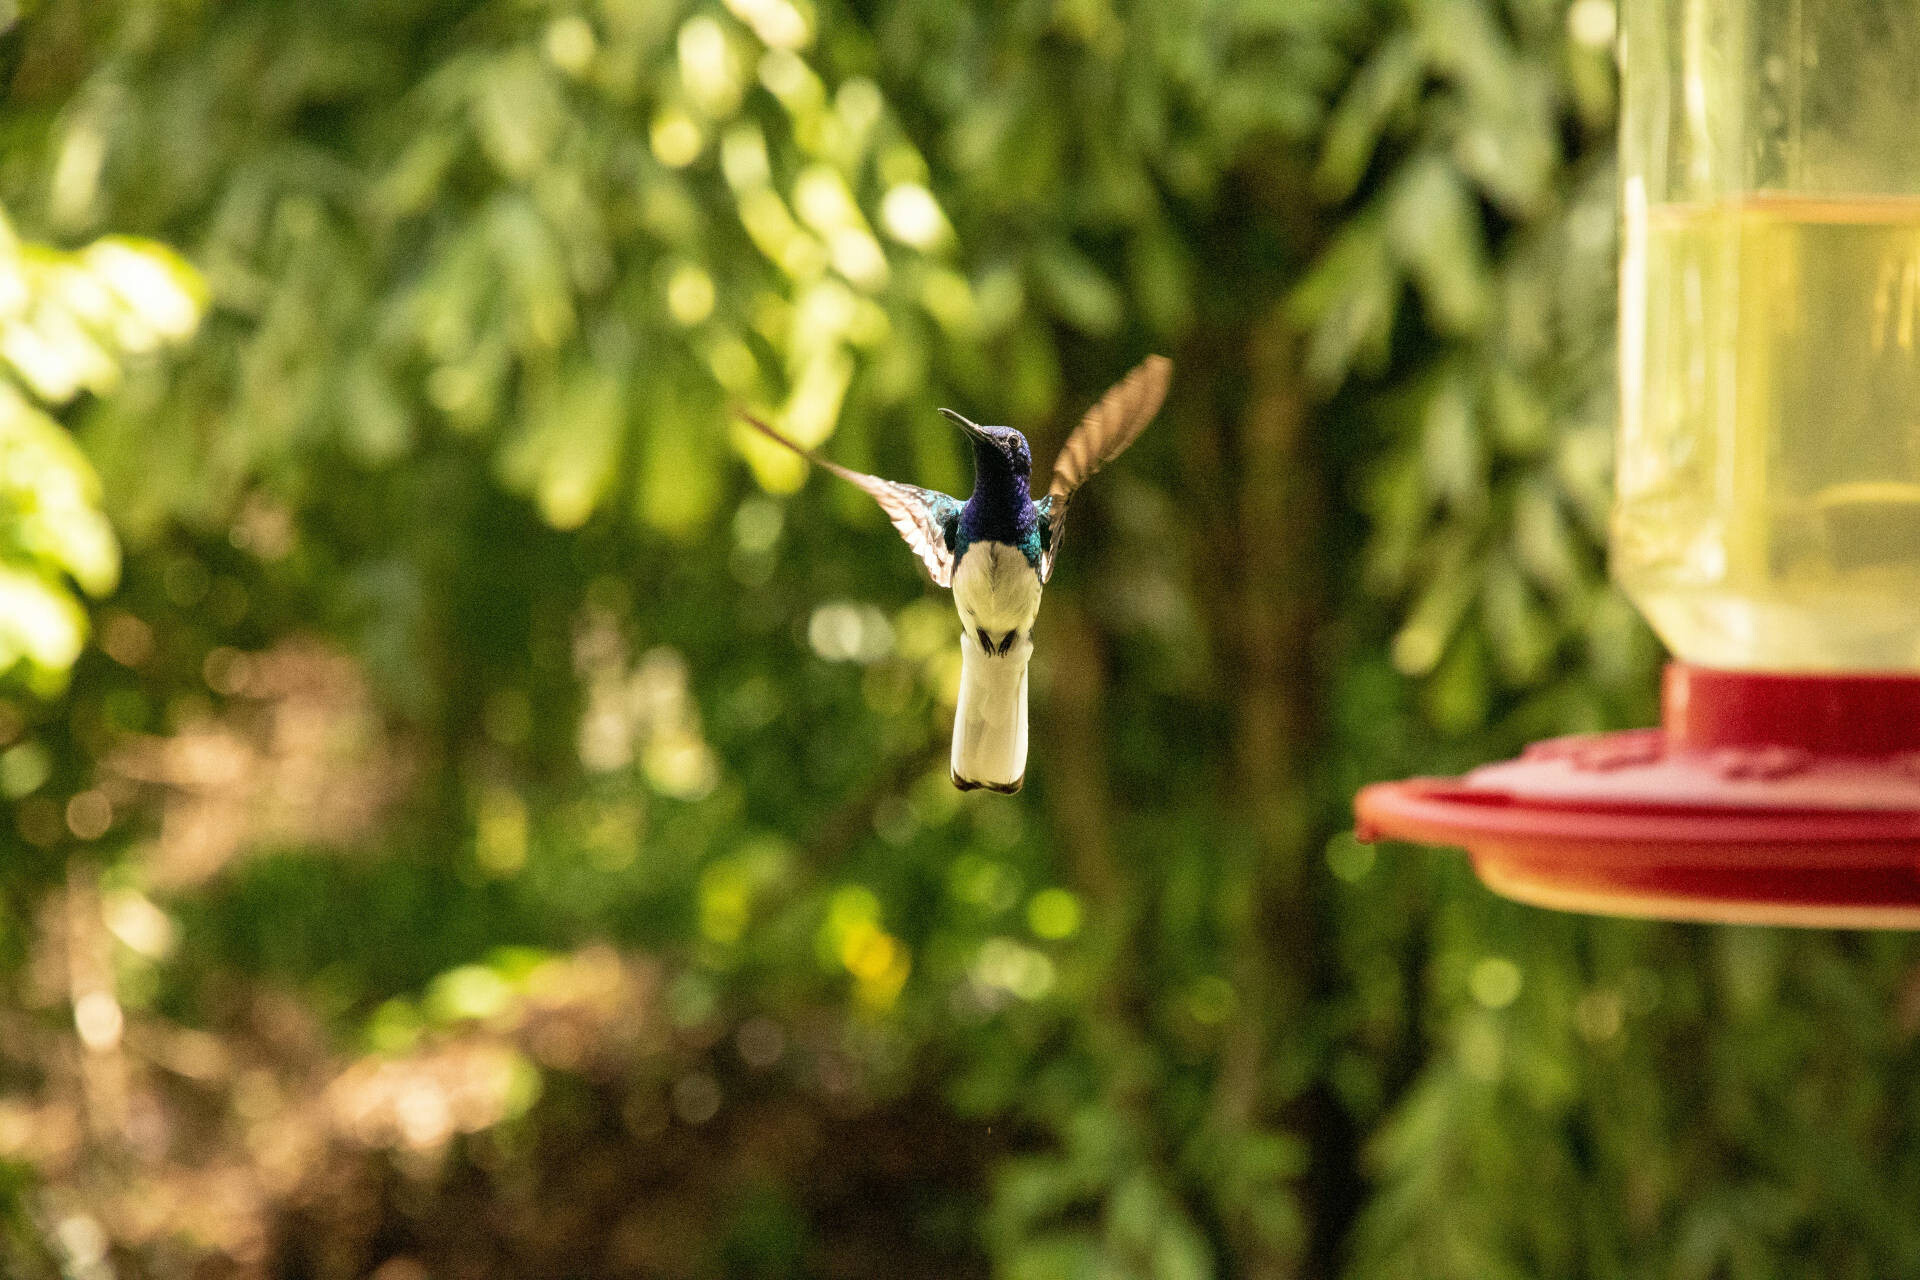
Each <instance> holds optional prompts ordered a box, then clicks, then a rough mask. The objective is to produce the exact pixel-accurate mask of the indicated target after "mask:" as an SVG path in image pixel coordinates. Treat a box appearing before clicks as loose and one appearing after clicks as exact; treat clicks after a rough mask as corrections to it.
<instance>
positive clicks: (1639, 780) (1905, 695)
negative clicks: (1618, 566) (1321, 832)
mask: <svg viewBox="0 0 1920 1280" xmlns="http://www.w3.org/2000/svg"><path fill="white" fill-rule="evenodd" d="M1663 692H1664V698H1663V704H1664V705H1663V715H1662V719H1663V722H1664V723H1663V725H1662V727H1660V728H1658V729H1635V730H1629V731H1627V732H1624V733H1609V734H1590V735H1582V736H1579V737H1571V738H1555V739H1551V740H1549V741H1546V742H1539V743H1535V744H1534V745H1533V746H1531V747H1528V748H1527V749H1526V751H1525V752H1523V753H1522V754H1521V756H1520V758H1519V759H1517V760H1509V761H1505V762H1502V763H1500V764H1493V765H1488V766H1486V767H1484V768H1480V769H1476V770H1474V771H1473V772H1471V773H1468V774H1466V775H1465V776H1464V777H1461V778H1446V779H1440V778H1415V779H1412V780H1409V781H1406V782H1389V783H1379V784H1376V785H1374V786H1370V787H1367V788H1365V789H1364V790H1362V791H1361V792H1360V795H1359V797H1358V798H1357V799H1356V800H1355V803H1354V809H1355V813H1356V816H1357V819H1358V823H1357V831H1358V834H1359V836H1360V838H1361V839H1362V840H1368V841H1371V840H1377V839H1393V840H1407V841H1412V842H1414V843H1419V844H1438V845H1453V846H1460V847H1464V848H1465V849H1466V850H1467V851H1468V853H1469V854H1470V855H1471V856H1472V858H1473V864H1474V869H1475V871H1476V872H1477V873H1478V874H1479V876H1480V878H1481V879H1482V880H1483V881H1484V882H1485V883H1486V884H1487V886H1488V887H1489V888H1491V889H1493V890H1494V891H1495V892H1496V893H1501V894H1504V895H1506V896H1507V897H1510V898H1515V899H1518V900H1519V901H1522V902H1529V903H1533V904H1535V905H1538V906H1545V907H1555V908H1559V909H1562V910H1569V911H1590V912H1599V913H1603V914H1608V915H1632V916H1657V917H1664V918H1669V919H1681V920H1707V921H1719V922H1734V923H1750V924H1796V925H1811V926H1820V927H1844V928H1920V675H1904V674H1899V675H1894V674H1886V675H1883V674H1863V675H1827V674H1799V673H1775V672H1746V671H1719V670H1714V669H1710V668H1705V667H1690V666H1685V665H1681V664H1675V665H1673V666H1670V667H1668V668H1667V672H1666V680H1665V684H1664V691H1663Z"/></svg>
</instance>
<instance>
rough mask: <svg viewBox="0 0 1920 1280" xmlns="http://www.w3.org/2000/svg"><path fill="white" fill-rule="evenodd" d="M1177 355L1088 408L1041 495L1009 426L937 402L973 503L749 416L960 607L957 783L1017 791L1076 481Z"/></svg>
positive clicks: (1151, 404)
mask: <svg viewBox="0 0 1920 1280" xmlns="http://www.w3.org/2000/svg"><path fill="white" fill-rule="evenodd" d="M1172 374H1173V362H1172V361H1170V360H1168V359H1167V358H1166V357H1164V356H1148V357H1147V358H1146V359H1145V360H1143V361H1141V363H1140V364H1139V365H1138V366H1136V367H1135V368H1134V370H1133V371H1132V372H1131V373H1129V374H1127V376H1126V377H1124V378H1122V379H1121V380H1120V381H1119V382H1118V383H1116V384H1115V385H1114V386H1113V388H1112V389H1111V390H1110V391H1108V392H1107V394H1106V395H1104V396H1102V397H1101V398H1100V402H1099V403H1098V404H1096V405H1094V406H1093V408H1091V409H1089V410H1088V411H1087V413H1086V416H1085V417H1083V418H1082V419H1081V420H1080V425H1079V426H1078V427H1076V428H1075V429H1074V432H1073V434H1072V435H1070V436H1068V437H1067V442H1066V444H1065V445H1063V446H1061V449H1060V454H1059V456H1058V457H1056V458H1055V459H1054V462H1053V478H1052V480H1051V482H1050V483H1049V484H1048V486H1047V492H1046V495H1045V496H1044V497H1042V498H1040V499H1039V500H1038V501H1035V500H1034V497H1033V494H1032V492H1031V486H1032V475H1033V455H1032V453H1031V452H1030V451H1029V450H1028V448H1027V438H1026V437H1025V436H1023V435H1021V434H1020V433H1019V432H1018V431H1016V430H1014V429H1013V428H1012V427H995V426H981V425H979V424H978V423H975V422H973V421H971V420H969V419H968V418H966V417H964V416H962V415H961V414H959V413H956V412H954V411H953V410H952V409H942V410H940V413H941V414H942V416H944V417H945V418H946V419H947V420H948V421H949V422H951V423H953V425H954V426H956V427H958V428H960V430H961V431H962V432H964V433H965V434H966V436H967V439H968V440H969V441H970V442H971V443H972V445H973V493H972V495H971V496H970V497H968V498H967V500H966V501H965V502H962V501H961V500H960V499H958V498H955V497H952V496H950V495H948V494H944V493H940V492H938V491H936V490H933V489H921V488H918V487H916V486H914V485H910V484H901V483H899V482H898V481H894V480H883V479H881V478H880V477H879V476H870V475H865V474H863V473H861V472H858V471H854V470H851V469H850V468H847V467H843V466H841V465H839V464H838V463H835V462H830V461H828V460H827V459H826V458H823V457H821V456H820V455H819V454H817V453H815V452H814V451H813V450H811V449H807V448H804V447H803V446H801V445H798V444H795V443H794V442H793V441H791V440H789V439H787V438H786V437H785V436H783V435H781V434H780V433H779V432H778V431H775V430H774V429H773V428H772V427H770V426H768V425H767V424H766V423H764V422H762V421H760V420H759V419H758V418H755V417H753V416H751V415H750V414H746V413H744V412H743V413H742V414H741V415H740V416H741V417H742V418H744V419H745V420H746V422H747V423H748V424H749V425H750V426H752V427H753V428H754V429H755V430H757V431H759V432H760V433H761V434H763V435H765V436H767V437H768V438H770V439H772V440H774V441H777V442H778V443H780V444H782V445H784V446H786V447H787V448H789V449H791V450H793V451H794V452H795V453H797V454H799V455H800V456H801V457H803V458H805V459H807V460H808V461H809V462H812V463H814V464H815V465H817V466H820V467H824V468H825V469H826V470H828V471H831V472H832V473H833V474H834V475H837V476H839V477H840V478H841V479H842V480H847V481H850V482H851V483H853V484H856V485H858V486H859V487H860V488H862V489H864V490H866V492H867V493H868V494H870V495H872V497H873V498H874V500H875V501H877V502H878V503H879V504H880V508H881V510H882V511H884V512H886V514H887V519H888V520H890V521H891V522H892V523H893V527H894V528H895V529H896V530H898V531H899V533H900V536H901V537H902V538H904V539H906V543H907V546H908V547H910V548H911V549H912V550H913V552H914V554H916V555H918V556H919V557H920V560H921V562H922V563H923V564H925V565H926V567H927V571H928V573H929V574H931V575H932V577H933V581H934V584H935V585H936V586H941V587H947V588H950V589H951V590H952V592H953V602H954V606H955V608H956V609H958V611H959V613H960V701H959V704H958V706H957V707H956V708H955V711H954V721H953V754H952V758H951V761H950V769H951V776H952V778H953V785H954V786H956V787H958V788H960V790H962V791H973V790H977V789H979V788H985V789H986V790H989V791H999V792H1003V793H1007V794H1011V793H1013V792H1015V791H1018V790H1019V789H1020V785H1021V783H1023V782H1024V781H1025V780H1026V773H1027V664H1028V662H1029V661H1030V660H1031V659H1032V657H1033V620H1034V617H1035V615H1037V614H1038V613H1039V611H1040V593H1041V589H1042V588H1043V587H1045V586H1046V584H1047V580H1048V579H1049V578H1051V577H1052V576H1053V564H1054V560H1055V558H1056V557H1057V556H1058V555H1059V552H1060V538H1061V534H1062V533H1063V532H1064V531H1065V529H1066V517H1067V506H1068V504H1069V503H1070V502H1072V500H1073V495H1074V491H1075V490H1077V489H1078V488H1079V487H1080V486H1081V485H1082V484H1084V483H1086V481H1087V479H1088V478H1089V477H1090V476H1092V475H1093V473H1094V472H1096V471H1098V470H1099V469H1100V468H1101V467H1102V466H1104V465H1106V464H1107V463H1109V462H1111V461H1113V460H1114V459H1115V458H1117V457H1119V456H1120V454H1121V453H1122V452H1123V451H1124V450H1125V449H1126V448H1127V446H1128V445H1130V444H1132V443H1133V442H1134V440H1136V439H1137V438H1138V437H1139V435H1140V433H1141V432H1142V431H1143V430H1145V429H1146V426H1147V424H1148V423H1149V422H1151V421H1152V420H1153V416H1154V414H1156V413H1158V412H1159V410H1160V402H1161V401H1162V400H1164V399H1165V398H1166V394H1167V383H1168V380H1169V379H1170V378H1171V377H1172Z"/></svg>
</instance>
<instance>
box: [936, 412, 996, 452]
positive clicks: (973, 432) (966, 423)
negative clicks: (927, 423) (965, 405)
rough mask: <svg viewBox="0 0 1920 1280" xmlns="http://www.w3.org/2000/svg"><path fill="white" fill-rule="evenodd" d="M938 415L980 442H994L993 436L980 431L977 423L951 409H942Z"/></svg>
mask: <svg viewBox="0 0 1920 1280" xmlns="http://www.w3.org/2000/svg"><path fill="white" fill-rule="evenodd" d="M940 415H941V416H942V417H944V418H945V419H946V420H947V421H948V422H951V423H952V424H953V425H954V426H956V427H958V428H960V429H961V430H962V431H964V432H966V433H967V435H968V436H969V437H970V438H972V439H974V440H977V441H979V442H980V443H982V444H992V443H994V441H993V437H992V436H989V435H988V434H987V433H986V432H984V431H982V430H981V429H980V427H979V424H977V423H975V422H972V421H971V420H969V419H967V418H965V417H963V416H962V415H960V414H957V413H955V412H954V411H953V410H951V409H942V410H941V411H940Z"/></svg>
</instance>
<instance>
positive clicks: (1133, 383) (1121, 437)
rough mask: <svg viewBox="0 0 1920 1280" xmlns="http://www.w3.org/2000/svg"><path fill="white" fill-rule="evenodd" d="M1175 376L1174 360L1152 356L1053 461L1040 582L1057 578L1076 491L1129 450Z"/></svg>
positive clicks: (1044, 507)
mask: <svg viewBox="0 0 1920 1280" xmlns="http://www.w3.org/2000/svg"><path fill="white" fill-rule="evenodd" d="M1172 377H1173V361H1171V360H1169V359H1167V358H1166V357H1165V356H1148V357H1147V358H1146V359H1145V360H1142V361H1141V362H1140V363H1139V364H1138V365H1136V366H1135V367H1134V370H1133V372H1132V373H1129V374H1128V375H1127V376H1126V377H1124V378H1122V379H1120V381H1119V382H1118V383H1116V384H1115V385H1114V387H1113V389H1112V390H1111V391H1109V392H1107V394H1106V395H1104V396H1102V397H1100V403H1099V404H1096V405H1095V406H1093V408H1091V409H1089V410H1087V416H1086V417H1084V418H1082V419H1080V425H1079V426H1077V427H1075V428H1074V430H1073V434H1072V435H1070V436H1068V437H1067V442H1066V444H1064V445H1062V446H1061V447H1060V456H1059V457H1057V458H1055V459H1054V460H1053V483H1052V484H1050V485H1048V486H1047V496H1046V497H1044V498H1042V499H1041V500H1040V502H1039V507H1040V520H1041V524H1042V526H1043V527H1042V534H1043V535H1044V536H1043V545H1042V547H1041V551H1040V580H1041V581H1042V582H1045V581H1046V580H1047V579H1048V578H1051V577H1052V576H1053V558H1054V556H1055V555H1056V554H1057V553H1058V552H1059V550H1060V535H1061V534H1062V533H1063V532H1064V531H1065V529H1066V523H1067V503H1068V502H1069V501H1071V500H1072V498H1073V491H1074V490H1075V489H1078V488H1079V487H1080V486H1081V485H1083V484H1085V483H1086V482H1087V480H1088V478H1089V477H1091V476H1092V475H1093V473H1094V472H1096V471H1098V470H1099V469H1100V468H1101V467H1103V466H1105V465H1106V464H1107V463H1109V462H1111V461H1113V460H1114V459H1115V458H1117V457H1119V456H1120V455H1121V454H1122V453H1123V452H1125V451H1126V448H1127V446H1128V445H1130V444H1132V443H1133V442H1134V441H1135V440H1136V439H1138V438H1139V435H1140V433H1141V432H1142V431H1144V430H1146V428H1147V424H1148V423H1149V422H1152V421H1153V415H1154V414H1156V413H1158V412H1160V402H1161V401H1162V400H1164V399H1166V398H1167V383H1168V381H1169V380H1170V379H1171V378H1172Z"/></svg>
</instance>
